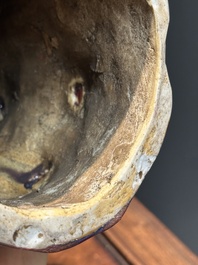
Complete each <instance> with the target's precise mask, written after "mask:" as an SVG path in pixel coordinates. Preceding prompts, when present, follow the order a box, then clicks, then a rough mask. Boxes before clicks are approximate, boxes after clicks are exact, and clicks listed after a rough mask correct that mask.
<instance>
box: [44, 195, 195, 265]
mask: <svg viewBox="0 0 198 265" xmlns="http://www.w3.org/2000/svg"><path fill="white" fill-rule="evenodd" d="M54 264H56V265H68V264H69V265H76V264H79V265H87V264H91V265H129V264H133V265H159V264H160V265H175V264H177V265H197V264H198V258H197V257H196V256H195V255H194V254H193V253H192V252H191V251H190V250H189V249H188V248H187V247H186V246H185V245H184V244H183V243H182V242H181V241H180V240H179V239H178V238H177V237H176V236H175V235H174V234H173V233H172V232H170V230H168V229H167V228H166V227H165V226H164V225H163V224H162V223H161V222H160V221H159V220H158V219H157V218H156V217H155V216H154V215H153V214H152V213H151V212H149V211H148V210H147V209H146V208H145V207H144V206H143V205H142V204H141V203H140V202H139V201H138V200H137V199H133V201H132V203H131V205H130V206H129V208H128V210H127V211H126V213H125V215H124V217H123V218H122V220H121V221H120V222H119V223H118V224H117V225H115V226H114V227H112V228H111V229H109V230H108V231H106V232H105V233H103V234H101V235H98V236H96V237H94V238H91V239H89V240H87V241H86V242H84V243H82V244H80V245H79V246H76V247H74V248H72V249H68V250H66V251H63V252H60V253H54V254H49V256H48V265H54Z"/></svg>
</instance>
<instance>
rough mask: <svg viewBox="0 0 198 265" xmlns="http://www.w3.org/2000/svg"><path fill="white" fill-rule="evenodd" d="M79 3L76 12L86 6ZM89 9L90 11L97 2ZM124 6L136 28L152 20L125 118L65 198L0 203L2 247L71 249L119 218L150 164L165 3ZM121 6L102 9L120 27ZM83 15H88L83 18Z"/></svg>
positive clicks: (162, 74) (157, 139) (163, 98)
mask: <svg viewBox="0 0 198 265" xmlns="http://www.w3.org/2000/svg"><path fill="white" fill-rule="evenodd" d="M55 2H56V4H57V9H58V18H59V20H60V21H61V22H62V23H63V24H64V23H65V21H64V19H65V13H64V12H66V11H64V8H62V4H63V2H64V1H59V0H57V1H55ZM81 3H82V8H83V5H84V4H86V3H87V2H85V1H81ZM95 3H96V5H97V1H95ZM124 4H126V6H127V7H129V5H130V6H131V7H134V6H136V7H137V5H138V8H137V9H136V10H138V9H139V10H141V11H140V14H138V13H136V15H137V16H138V18H139V21H142V20H144V19H143V18H144V17H145V16H147V15H148V13H149V15H151V14H152V23H151V24H150V29H149V34H150V39H149V40H150V42H149V45H150V48H149V47H148V46H147V47H146V50H147V52H146V54H147V56H146V58H145V61H144V65H142V66H141V74H140V76H139V79H138V82H137V83H136V88H135V89H134V90H133V96H132V99H131V101H130V104H129V106H127V110H126V114H125V115H124V116H123V117H122V120H121V121H120V123H119V126H118V127H117V129H116V131H115V133H114V134H113V135H111V138H110V140H109V141H108V143H107V144H106V146H105V148H104V149H103V151H102V152H101V154H100V155H99V156H98V157H97V159H96V160H95V161H94V162H93V163H92V164H90V166H89V167H88V168H87V169H86V170H85V171H84V172H83V173H82V175H81V176H79V178H78V179H77V180H76V181H75V182H74V183H73V184H72V185H71V186H70V188H69V189H68V190H67V192H65V193H64V192H63V191H62V190H61V192H60V193H59V197H57V196H55V197H54V199H53V200H50V201H49V203H47V202H46V201H45V203H43V205H38V206H36V205H34V200H33V199H32V200H27V201H26V202H24V201H23V202H21V203H20V202H19V203H18V204H17V202H16V206H14V205H13V206H8V205H4V204H0V212H1V215H0V234H1V243H2V244H5V245H10V246H14V247H20V248H27V249H34V250H37V251H48V252H50V251H58V250H60V249H64V248H67V247H69V246H71V245H75V244H77V243H79V242H81V240H83V238H87V237H89V236H91V235H93V234H95V233H97V232H100V231H101V230H102V228H104V229H105V228H106V227H108V225H107V224H108V223H109V222H111V224H113V222H114V221H112V220H115V221H116V220H117V219H119V218H118V217H117V215H119V213H120V211H121V210H122V209H123V208H125V207H126V205H127V204H128V203H129V201H130V200H131V199H132V197H133V196H134V194H135V192H136V191H137V189H138V187H139V186H140V184H141V182H142V180H143V178H144V176H145V174H146V173H147V172H148V170H149V169H150V167H151V165H152V163H153V162H154V160H155V158H156V156H157V154H158V152H159V149H160V146H161V144H162V141H163V138H164V134H165V132H166V128H167V124H168V121H169V117H170V112H171V88H170V83H169V80H168V76H167V70H166V66H165V60H164V59H165V58H164V56H165V39H166V33H167V26H168V20H169V18H168V4H167V1H166V0H161V1H160V0H157V1H156V0H155V1H154V0H153V1H152V0H150V1H146V0H145V1H130V0H128V1H124V3H122V8H123V6H124ZM98 5H99V1H98ZM141 5H142V6H143V7H144V8H143V9H141ZM127 7H126V9H124V11H123V9H121V8H120V5H119V4H118V3H117V1H110V2H109V4H108V5H106V8H107V10H108V9H109V10H111V12H112V13H114V14H116V18H117V19H118V21H119V22H120V25H123V27H124V25H127V23H129V22H130V21H131V18H130V16H133V13H131V14H130V15H129V16H128V17H127V16H125V15H126V14H129V13H127ZM145 7H147V8H145ZM85 10H86V9H85ZM88 10H89V8H87V11H88ZM142 10H144V11H145V14H143V13H142ZM146 10H147V11H148V10H150V12H146ZM62 12H63V13H62ZM90 12H91V11H90ZM96 13H97V12H96ZM85 16H89V12H87V13H86V14H85ZM115 23H116V22H115ZM140 24H141V22H140ZM82 25H83V24H82ZM120 27H121V26H120ZM133 27H136V25H133ZM87 30H89V29H87ZM138 30H140V28H139V27H138ZM120 32H122V29H120ZM140 35H141V34H140ZM128 41H129V43H128V48H129V49H133V45H134V43H135V38H134V40H132V39H129V40H128ZM120 44H121V43H120ZM104 45H106V42H105V43H104ZM136 45H137V43H136ZM137 46H138V45H137ZM117 52H119V50H118V51H117ZM120 56H121V57H122V56H125V57H127V56H128V55H127V53H126V54H124V55H123V54H121V55H120ZM137 67H138V65H137ZM128 74H129V78H128V79H130V78H133V72H131V73H128ZM120 97H121V95H120ZM129 97H130V92H129ZM109 133H110V132H109ZM60 185H61V184H60ZM59 189H61V187H59V186H58V184H57V185H54V189H52V188H50V189H48V190H45V192H43V195H41V197H42V196H45V195H46V196H47V195H48V196H49V197H50V198H53V194H54V193H56V192H58V190H59ZM38 198H39V195H38ZM35 201H36V200H35ZM13 220H15V221H14V222H13Z"/></svg>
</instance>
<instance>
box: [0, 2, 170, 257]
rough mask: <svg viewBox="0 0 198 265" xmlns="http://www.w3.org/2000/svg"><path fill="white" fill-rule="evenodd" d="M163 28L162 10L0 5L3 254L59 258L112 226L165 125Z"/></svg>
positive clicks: (144, 5) (152, 6) (127, 5)
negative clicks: (19, 251) (8, 250)
mask: <svg viewBox="0 0 198 265" xmlns="http://www.w3.org/2000/svg"><path fill="white" fill-rule="evenodd" d="M168 21H169V17H168V5H167V1H166V0H161V1H160V0H158V1H152V0H150V1H149V0H147V1H146V0H124V2H123V1H122V3H121V2H118V1H115V0H110V1H108V2H105V1H99V0H93V1H91V2H90V1H87V0H77V1H73V2H72V3H71V2H70V1H63V0H54V1H53V0H50V1H42V2H41V1H33V0H32V1H25V0H13V1H10V2H9V3H7V4H0V30H1V32H2V37H1V40H0V69H1V72H0V74H1V76H0V85H1V88H0V200H1V204H0V213H1V215H0V234H1V239H0V240H1V243H2V244H5V245H9V246H14V247H20V248H27V249H34V250H37V251H43V252H45V251H46V252H50V251H58V250H61V249H64V248H67V247H71V246H73V245H75V244H78V243H80V242H81V241H82V240H84V239H86V238H88V237H90V236H92V235H94V234H95V233H98V232H101V231H102V230H104V229H107V228H108V227H110V226H111V225H113V224H114V223H115V222H117V221H118V220H119V219H120V217H121V216H122V214H123V213H124V211H125V210H126V207H127V205H128V203H129V202H130V200H131V199H132V197H133V196H134V194H135V192H136V191H137V189H138V188H139V186H140V184H141V183H142V181H143V179H144V176H145V174H146V173H147V172H148V170H149V169H150V167H151V166H152V164H153V162H154V160H155V158H156V156H157V154H158V152H159V149H160V147H161V144H162V141H163V138H164V134H165V132H166V128H167V124H168V121H169V118H170V112H171V88H170V83H169V79H168V76H167V70H166V65H165V39H166V33H167V27H168ZM13 220H15V221H14V222H13Z"/></svg>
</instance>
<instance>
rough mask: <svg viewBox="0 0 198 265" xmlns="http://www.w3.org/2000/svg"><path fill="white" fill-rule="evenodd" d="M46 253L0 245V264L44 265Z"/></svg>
mask: <svg viewBox="0 0 198 265" xmlns="http://www.w3.org/2000/svg"><path fill="white" fill-rule="evenodd" d="M46 263H47V254H45V253H44V254H43V253H38V252H33V251H27V250H22V249H16V248H9V247H0V265H46Z"/></svg>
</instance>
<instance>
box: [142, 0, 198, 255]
mask: <svg viewBox="0 0 198 265" xmlns="http://www.w3.org/2000/svg"><path fill="white" fill-rule="evenodd" d="M169 7H170V16H171V19H170V27H169V32H168V38H167V66H168V72H169V77H170V81H171V85H172V90H173V112H172V117H171V121H170V124H169V127H168V131H167V135H166V138H165V141H164V144H163V146H162V149H161V152H160V154H159V156H158V158H157V160H156V162H155V163H154V165H153V167H152V169H151V170H150V172H149V173H148V174H147V176H146V179H145V180H144V182H143V184H142V186H141V187H140V189H139V191H138V193H137V197H138V198H139V199H140V200H141V201H142V202H143V203H144V205H146V206H147V207H148V208H149V209H150V210H151V211H152V212H154V213H155V214H156V215H157V216H158V218H160V219H161V220H162V221H163V222H164V223H165V224H166V225H167V226H168V227H169V228H170V229H171V230H172V231H173V232H174V233H175V234H176V235H177V236H178V237H179V238H180V239H181V240H182V241H183V242H184V243H185V244H186V245H187V246H188V247H190V248H191V250H193V251H194V252H195V253H196V254H198V0H191V1H188V0H170V1H169Z"/></svg>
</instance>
